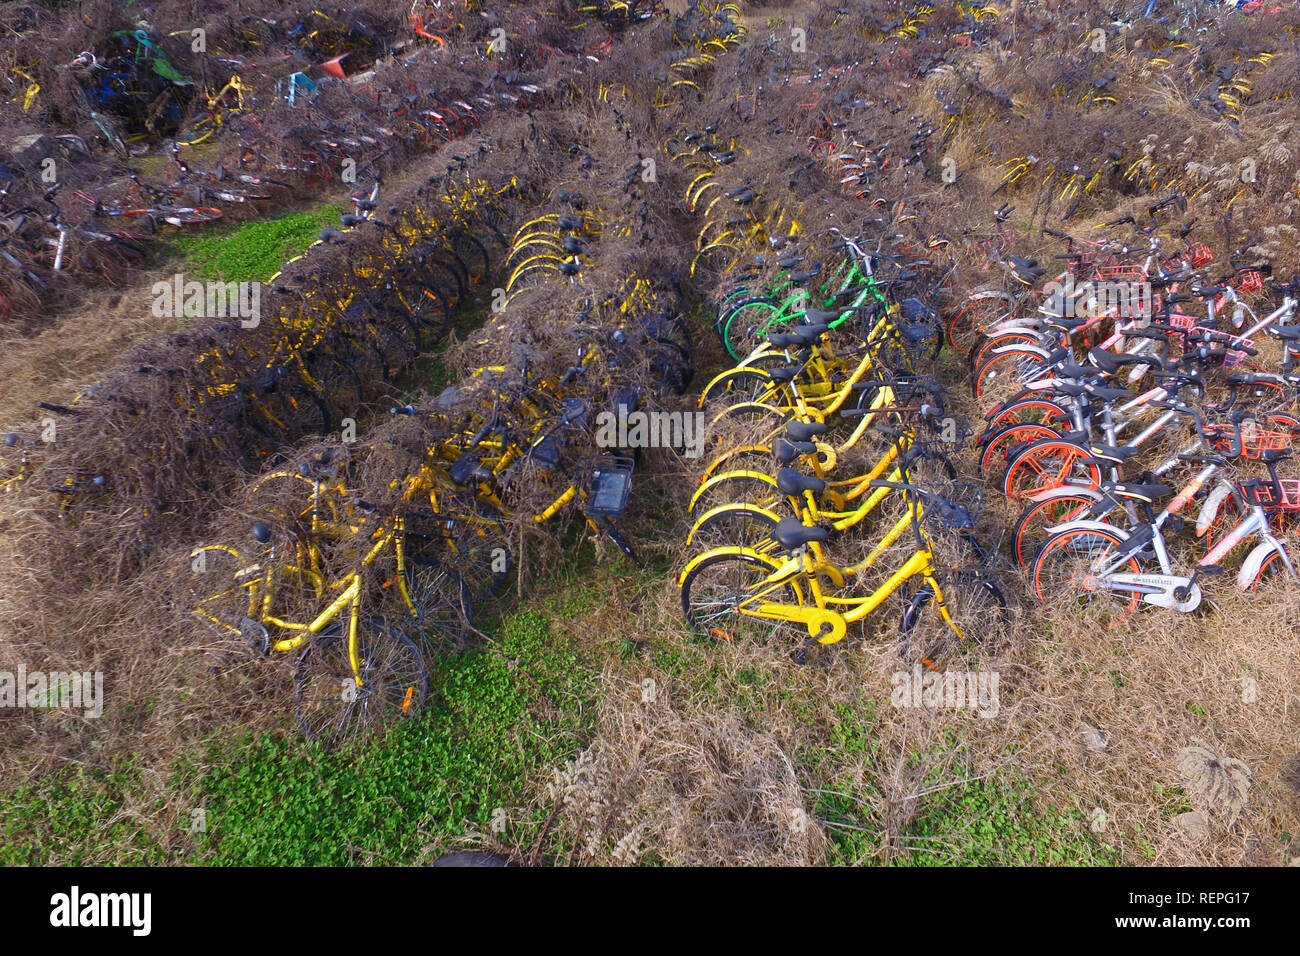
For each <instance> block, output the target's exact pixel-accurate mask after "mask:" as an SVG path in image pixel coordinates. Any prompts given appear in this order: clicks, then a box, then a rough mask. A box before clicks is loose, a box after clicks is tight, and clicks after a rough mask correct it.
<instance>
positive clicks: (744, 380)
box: [700, 368, 785, 408]
mask: <svg viewBox="0 0 1300 956" xmlns="http://www.w3.org/2000/svg"><path fill="white" fill-rule="evenodd" d="M779 388H780V386H778V385H777V383H776V381H775V380H774V379H773V378H772V376H771V375H769V374H768V373H767V372H765V371H762V370H761V369H750V368H737V369H732V370H731V371H729V372H726V373H724V374H723V375H720V376H718V377H717V378H715V379H714V380H713V381H712V382H710V383H709V384H708V385H707V386H705V388H704V393H703V394H702V395H701V396H700V408H708V407H709V406H710V405H713V404H716V405H718V406H719V407H721V406H730V405H738V404H740V403H741V402H771V401H773V400H779V401H782V402H784V400H785V397H784V396H783V395H780V393H779V391H778V389H779Z"/></svg>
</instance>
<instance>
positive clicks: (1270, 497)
mask: <svg viewBox="0 0 1300 956" xmlns="http://www.w3.org/2000/svg"><path fill="white" fill-rule="evenodd" d="M1240 490H1241V496H1242V497H1243V498H1245V499H1246V500H1247V501H1248V502H1250V503H1251V504H1254V505H1259V506H1260V507H1261V508H1280V509H1282V510H1283V511H1300V479H1295V478H1279V479H1278V480H1277V487H1274V486H1273V482H1268V483H1267V484H1263V485H1258V486H1256V487H1254V488H1244V487H1243V488H1241V489H1240ZM1279 495H1280V496H1281V497H1278V496H1279Z"/></svg>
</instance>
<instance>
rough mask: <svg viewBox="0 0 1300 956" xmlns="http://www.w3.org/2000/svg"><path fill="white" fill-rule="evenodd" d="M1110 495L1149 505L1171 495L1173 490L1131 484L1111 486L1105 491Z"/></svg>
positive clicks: (1167, 487)
mask: <svg viewBox="0 0 1300 956" xmlns="http://www.w3.org/2000/svg"><path fill="white" fill-rule="evenodd" d="M1106 490H1107V492H1109V493H1110V494H1112V495H1119V496H1120V497H1121V498H1136V499H1138V500H1139V501H1145V502H1147V503H1148V504H1150V503H1151V502H1152V501H1155V500H1156V499H1157V498H1164V497H1165V496H1167V495H1172V494H1173V493H1174V489H1172V488H1170V487H1169V486H1168V485H1138V484H1133V483H1131V482H1130V483H1128V484H1116V485H1111V486H1110V487H1109V488H1107V489H1106Z"/></svg>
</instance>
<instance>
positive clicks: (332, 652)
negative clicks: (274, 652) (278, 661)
mask: <svg viewBox="0 0 1300 956" xmlns="http://www.w3.org/2000/svg"><path fill="white" fill-rule="evenodd" d="M357 657H358V659H359V660H360V662H361V663H360V669H359V672H354V671H353V668H352V664H351V661H350V659H349V655H348V642H347V638H346V637H345V636H344V635H342V634H339V633H333V634H322V635H319V636H318V637H317V638H316V639H315V640H314V641H312V642H311V643H309V644H308V645H307V647H306V649H305V650H304V651H303V652H302V654H301V656H300V657H299V658H298V670H297V673H296V674H295V675H294V682H293V704H294V714H295V717H296V718H297V722H298V729H299V730H301V731H302V733H303V735H304V736H305V737H306V738H307V739H308V740H313V741H318V742H319V743H320V744H321V745H322V746H323V747H325V749H326V750H335V749H337V748H338V747H340V746H342V745H344V744H347V743H351V742H353V741H358V740H363V739H365V738H367V737H369V736H371V735H372V734H375V733H378V732H380V731H382V730H384V729H385V728H387V727H389V726H390V725H392V724H393V723H395V722H396V721H398V720H402V719H404V718H409V717H412V716H414V715H415V714H416V713H418V712H419V710H420V708H421V706H423V704H424V698H425V695H426V694H427V693H428V689H429V677H428V671H427V669H426V666H425V662H424V655H423V654H421V653H420V649H419V648H418V647H417V646H416V644H415V642H414V641H413V640H411V638H410V637H409V636H408V635H407V634H406V633H405V632H403V631H401V630H399V629H398V628H395V627H393V626H392V625H390V624H387V623H384V622H382V621H376V620H373V619H371V620H364V621H362V622H360V623H358V625H357ZM358 678H359V679H360V685H358V683H357V679H358Z"/></svg>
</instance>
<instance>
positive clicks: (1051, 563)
mask: <svg viewBox="0 0 1300 956" xmlns="http://www.w3.org/2000/svg"><path fill="white" fill-rule="evenodd" d="M1123 543H1124V542H1123V538H1122V537H1121V536H1120V535H1119V533H1118V532H1112V531H1103V530H1100V529H1096V530H1093V529H1086V530H1085V529H1071V530H1068V531H1062V532H1060V533H1059V534H1054V535H1052V537H1050V538H1048V539H1047V541H1046V543H1044V545H1043V547H1042V550H1040V551H1039V552H1038V557H1037V558H1036V559H1035V560H1034V574H1033V585H1034V595H1035V596H1036V597H1037V598H1038V600H1039V601H1041V602H1042V603H1043V604H1045V605H1048V606H1049V607H1058V608H1070V609H1072V610H1073V611H1074V612H1076V613H1077V614H1078V620H1080V621H1082V622H1084V623H1086V624H1088V625H1093V626H1098V627H1101V628H1102V629H1107V630H1108V629H1110V628H1113V627H1117V626H1119V625H1120V624H1122V623H1123V622H1124V620H1125V619H1126V618H1127V617H1128V616H1129V615H1130V614H1132V613H1133V612H1134V611H1136V610H1137V606H1138V603H1139V602H1140V600H1141V597H1140V596H1139V595H1138V594H1137V593H1136V592H1132V593H1125V592H1121V591H1116V590H1112V589H1111V588H1108V587H1105V586H1104V585H1103V584H1102V583H1101V582H1100V581H1098V580H1097V577H1096V574H1097V572H1098V571H1099V570H1100V569H1101V568H1102V567H1104V566H1105V565H1107V564H1111V563H1113V562H1114V560H1115V558H1116V556H1117V552H1119V551H1120V550H1121V549H1122V548H1123ZM1120 570H1121V571H1123V572H1126V573H1129V574H1137V573H1139V571H1140V570H1141V569H1140V568H1139V567H1138V563H1137V559H1136V558H1134V557H1132V556H1130V557H1128V558H1127V559H1126V560H1125V562H1124V564H1123V565H1121V567H1120Z"/></svg>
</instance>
